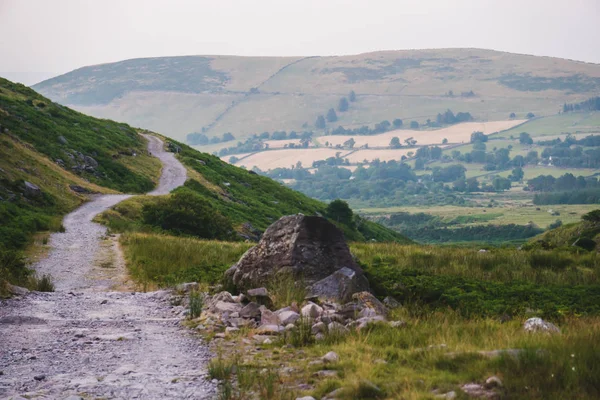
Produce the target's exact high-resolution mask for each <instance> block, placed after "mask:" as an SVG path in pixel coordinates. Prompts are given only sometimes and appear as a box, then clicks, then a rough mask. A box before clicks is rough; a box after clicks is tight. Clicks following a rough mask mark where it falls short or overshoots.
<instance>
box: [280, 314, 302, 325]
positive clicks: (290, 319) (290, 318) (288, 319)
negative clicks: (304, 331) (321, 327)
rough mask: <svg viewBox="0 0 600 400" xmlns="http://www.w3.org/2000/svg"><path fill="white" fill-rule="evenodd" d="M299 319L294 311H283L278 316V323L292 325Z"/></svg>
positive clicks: (298, 315)
mask: <svg viewBox="0 0 600 400" xmlns="http://www.w3.org/2000/svg"><path fill="white" fill-rule="evenodd" d="M299 318H300V314H298V313H297V312H295V311H284V312H282V313H280V314H279V321H281V324H282V325H288V324H293V323H294V322H296V321H297V320H298V319H299Z"/></svg>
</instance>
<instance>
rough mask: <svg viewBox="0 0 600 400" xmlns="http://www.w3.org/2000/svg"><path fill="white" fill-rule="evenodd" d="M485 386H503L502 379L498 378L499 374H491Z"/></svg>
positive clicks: (489, 387) (487, 387)
mask: <svg viewBox="0 0 600 400" xmlns="http://www.w3.org/2000/svg"><path fill="white" fill-rule="evenodd" d="M484 386H485V388H486V389H494V388H501V387H502V380H501V379H500V378H498V377H497V376H490V377H489V378H487V379H486V381H485V385H484Z"/></svg>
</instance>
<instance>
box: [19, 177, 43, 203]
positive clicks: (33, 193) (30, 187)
mask: <svg viewBox="0 0 600 400" xmlns="http://www.w3.org/2000/svg"><path fill="white" fill-rule="evenodd" d="M23 194H24V195H25V197H27V198H30V199H33V198H36V197H40V196H41V195H42V189H40V188H39V186H37V185H34V184H33V183H31V182H27V181H25V191H24V193H23Z"/></svg>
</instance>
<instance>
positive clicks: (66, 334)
mask: <svg viewBox="0 0 600 400" xmlns="http://www.w3.org/2000/svg"><path fill="white" fill-rule="evenodd" d="M145 137H146V138H147V139H148V150H149V151H150V152H151V153H152V154H153V155H155V156H156V157H158V158H159V159H160V160H161V161H162V163H163V171H162V175H161V178H160V182H159V185H158V186H157V188H156V189H155V190H154V191H152V192H151V193H149V194H151V195H160V194H166V193H169V192H170V191H171V190H172V189H174V188H176V187H178V186H181V185H182V184H183V183H184V182H185V179H186V171H185V168H184V167H183V166H182V165H181V163H179V161H177V159H176V158H175V157H174V155H173V154H172V153H168V152H166V151H164V150H163V143H162V141H161V140H160V139H158V138H156V137H154V136H149V135H145ZM128 197H130V196H129V195H102V196H96V197H95V198H94V199H93V200H92V201H90V202H88V203H86V204H84V205H83V206H81V207H79V208H78V209H77V210H75V211H73V212H72V213H70V214H69V215H67V216H66V217H65V219H64V221H63V225H64V226H65V229H66V231H65V232H64V233H55V234H52V236H51V238H50V245H51V248H52V250H51V252H50V254H49V256H48V257H47V258H46V259H44V260H42V261H40V262H39V263H37V264H36V265H35V266H34V268H35V269H36V270H37V271H38V273H39V274H50V275H52V277H53V280H54V282H55V285H56V292H53V293H39V292H32V293H30V294H28V295H27V296H25V297H23V298H15V299H10V300H7V301H4V302H2V303H0V398H2V399H4V398H9V399H10V398H15V399H17V398H22V397H20V396H27V397H35V398H46V399H66V398H69V399H77V398H85V399H95V398H105V399H137V398H139V399H169V398H176V399H208V398H213V397H214V396H215V393H216V388H215V384H214V383H213V382H211V381H209V380H208V379H207V372H206V363H207V361H208V359H209V358H210V354H209V351H208V349H207V347H206V345H205V344H204V343H203V342H201V341H200V340H198V339H197V338H194V337H192V336H191V335H190V333H189V332H188V331H187V330H186V329H184V328H182V327H180V321H181V319H182V315H183V311H184V310H183V308H182V307H180V306H173V305H171V304H170V303H169V298H170V296H169V294H168V293H167V292H164V291H159V292H152V293H139V292H138V293H136V292H122V291H121V292H117V291H110V290H114V289H112V288H114V287H115V286H118V285H119V284H122V281H123V279H124V277H125V276H126V271H125V267H124V265H123V263H122V262H119V260H118V258H119V257H118V256H117V255H116V254H115V249H116V247H117V246H115V245H114V242H112V244H111V241H110V239H109V238H106V228H104V227H103V226H101V225H98V224H96V223H93V222H92V219H93V218H94V216H96V215H97V214H98V213H100V212H102V211H104V210H106V209H107V208H109V207H111V206H113V205H115V204H117V203H119V202H120V201H122V200H124V199H126V198H128ZM106 243H108V247H107V245H106ZM113 256H114V257H113ZM111 257H113V258H111ZM115 259H116V260H115ZM69 396H73V397H69Z"/></svg>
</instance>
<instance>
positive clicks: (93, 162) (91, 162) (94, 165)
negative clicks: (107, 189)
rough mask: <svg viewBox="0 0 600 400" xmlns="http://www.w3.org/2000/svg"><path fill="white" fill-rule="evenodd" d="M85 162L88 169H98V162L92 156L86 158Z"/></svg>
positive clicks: (84, 158)
mask: <svg viewBox="0 0 600 400" xmlns="http://www.w3.org/2000/svg"><path fill="white" fill-rule="evenodd" d="M83 162H85V165H86V167H92V168H93V169H96V168H98V161H96V160H94V159H93V158H92V157H90V156H84V157H83Z"/></svg>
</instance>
